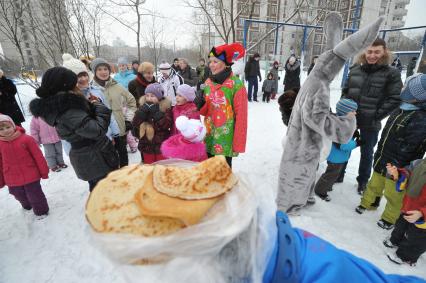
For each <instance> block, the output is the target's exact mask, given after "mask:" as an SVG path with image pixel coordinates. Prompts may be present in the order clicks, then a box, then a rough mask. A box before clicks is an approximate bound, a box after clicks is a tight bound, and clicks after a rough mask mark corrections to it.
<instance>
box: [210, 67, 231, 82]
mask: <svg viewBox="0 0 426 283" xmlns="http://www.w3.org/2000/svg"><path fill="white" fill-rule="evenodd" d="M231 75H232V69H231V68H225V70H223V71H222V72H220V73H217V74H215V75H213V74H211V75H210V76H209V78H210V79H211V80H212V81H213V82H214V83H217V84H223V83H224V82H225V81H226V79H227V78H229V77H230V76H231Z"/></svg>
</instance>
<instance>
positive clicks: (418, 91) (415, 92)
mask: <svg viewBox="0 0 426 283" xmlns="http://www.w3.org/2000/svg"><path fill="white" fill-rule="evenodd" d="M401 99H402V100H403V101H406V102H410V101H412V100H417V101H426V75H425V74H420V73H419V74H415V75H412V76H411V77H408V78H407V80H406V81H405V85H404V87H403V88H402V92H401Z"/></svg>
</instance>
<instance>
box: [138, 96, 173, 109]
mask: <svg viewBox="0 0 426 283" xmlns="http://www.w3.org/2000/svg"><path fill="white" fill-rule="evenodd" d="M145 102H146V99H145V95H144V96H141V98H139V105H140V106H142V105H144V104H145ZM159 104H160V111H161V112H163V113H166V111H167V110H169V109H171V108H172V102H171V101H170V100H169V99H168V98H163V99H161V100H160V103H159Z"/></svg>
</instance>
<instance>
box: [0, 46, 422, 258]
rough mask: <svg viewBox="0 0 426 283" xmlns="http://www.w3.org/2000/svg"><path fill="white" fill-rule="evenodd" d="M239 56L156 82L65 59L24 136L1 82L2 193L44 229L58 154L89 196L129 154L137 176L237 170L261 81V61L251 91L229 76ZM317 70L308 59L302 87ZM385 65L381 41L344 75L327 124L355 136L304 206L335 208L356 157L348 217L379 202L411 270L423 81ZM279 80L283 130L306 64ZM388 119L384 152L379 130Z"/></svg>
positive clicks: (146, 68)
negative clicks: (354, 203) (171, 164)
mask: <svg viewBox="0 0 426 283" xmlns="http://www.w3.org/2000/svg"><path fill="white" fill-rule="evenodd" d="M242 56H244V49H243V47H242V46H241V45H240V44H238V43H233V44H224V45H220V46H216V47H213V48H212V50H211V51H210V53H209V56H208V64H206V62H205V60H204V59H200V61H199V66H198V67H197V68H196V69H193V68H192V67H191V66H190V64H189V62H188V61H187V60H186V59H184V58H176V59H174V60H173V63H172V64H169V63H168V62H162V63H161V64H160V65H159V66H158V67H159V72H158V73H157V72H156V66H154V65H153V64H152V63H150V62H142V63H139V62H137V61H133V62H130V61H129V60H127V58H124V57H122V58H119V59H118V61H117V62H116V63H117V65H118V72H117V73H116V74H115V75H113V74H112V70H111V62H107V61H106V60H104V59H102V58H96V59H94V60H92V61H91V62H90V64H89V65H87V64H85V63H84V62H82V61H80V60H78V59H76V58H73V57H72V56H71V55H69V54H64V55H63V66H62V67H54V68H51V69H49V70H47V71H46V72H45V73H44V75H43V77H42V81H41V86H40V87H39V88H38V89H37V91H36V94H37V96H38V98H37V99H34V100H33V101H31V103H30V111H31V113H32V114H33V118H32V121H31V130H30V135H31V136H28V135H26V134H25V130H24V129H23V128H22V123H23V122H24V116H23V114H22V112H21V110H20V108H19V106H18V104H17V103H16V100H15V98H14V95H15V94H16V92H17V90H16V87H15V85H14V84H13V83H12V81H11V80H9V79H7V78H5V76H4V75H3V72H1V71H0V113H1V114H2V115H0V157H1V164H0V187H3V186H5V185H7V186H8V187H9V192H10V194H12V195H13V196H14V197H15V198H16V200H18V201H19V202H20V204H21V205H22V207H23V208H24V209H26V210H31V209H32V210H33V212H34V214H36V215H37V216H40V217H45V216H46V215H47V214H48V211H49V206H48V202H47V199H46V197H45V195H44V193H43V190H42V188H41V184H40V179H46V178H48V174H49V170H50V171H52V172H55V173H57V172H60V171H61V170H64V169H65V168H67V167H68V165H67V164H65V162H64V158H63V155H62V152H63V149H64V151H65V152H66V153H67V154H68V155H69V158H70V162H71V165H72V167H73V169H74V171H75V173H76V175H77V177H78V178H79V179H81V180H84V181H87V182H88V184H89V190H90V191H92V190H93V189H94V188H95V186H96V184H97V183H98V182H99V181H100V180H102V179H103V178H105V177H106V176H107V175H108V174H109V173H110V172H111V171H113V170H116V169H118V168H121V167H124V166H126V165H128V164H129V159H128V149H127V146H129V150H130V152H131V153H135V152H137V151H139V152H140V157H141V162H143V163H144V164H151V163H154V162H157V161H160V160H164V159H167V158H182V159H186V160H192V161H197V162H198V161H202V160H205V159H207V158H209V157H212V156H215V155H224V156H225V157H226V160H227V163H228V164H229V166H231V167H232V159H233V158H234V157H237V156H238V154H239V153H244V152H245V147H246V139H247V116H248V102H252V101H255V102H256V101H258V98H257V94H258V88H259V87H258V83H259V82H261V81H262V75H261V71H260V66H259V60H260V57H261V56H260V54H258V53H256V54H254V55H253V56H250V58H249V60H248V62H247V63H246V65H245V69H244V74H245V80H246V81H247V83H248V91H246V87H245V85H244V82H243V81H242V80H241V79H240V78H239V76H237V75H236V74H234V73H233V71H232V68H231V66H232V65H233V63H234V61H235V60H237V59H239V58H241V57H242ZM317 60H318V57H317V56H316V57H314V58H313V61H312V64H311V66H310V67H309V69H308V75H309V74H310V73H311V72H314V71H313V70H315V68H316V67H315V66H316V64H317V63H316V61H317ZM390 60H391V53H390V51H389V50H388V49H387V46H386V42H385V41H384V40H382V39H377V40H375V41H374V43H373V44H372V45H371V46H369V47H368V48H367V49H366V50H364V52H362V54H361V55H360V56H359V58H358V60H357V61H356V63H355V64H354V65H353V66H352V67H351V68H350V73H349V76H348V79H347V81H346V85H345V86H344V88H343V89H342V98H341V99H340V100H339V102H338V103H337V105H336V114H333V113H330V115H336V116H337V117H346V118H347V119H348V121H349V118H350V117H352V116H353V117H355V115H356V131H355V132H352V133H351V136H352V138H351V139H350V140H347V141H346V142H345V143H338V142H337V141H333V143H332V145H331V148H330V150H331V152H330V154H329V156H328V158H327V164H328V166H327V169H326V171H325V172H324V173H323V174H322V175H321V177H320V178H319V179H318V181H317V182H316V183H315V184H314V185H313V186H312V189H311V194H310V196H309V199H307V200H306V203H314V202H315V201H314V199H312V198H313V195H314V194H315V195H316V196H317V197H319V198H320V199H321V200H324V201H327V202H328V201H330V200H331V197H330V195H329V194H328V193H329V192H330V191H331V190H332V187H333V184H335V183H339V182H343V180H344V175H345V169H346V165H347V163H348V160H349V159H350V155H351V151H352V150H353V149H355V148H356V147H360V152H361V158H360V163H359V171H358V177H357V182H358V190H357V192H358V193H359V194H360V195H361V196H362V198H361V202H360V205H359V206H358V207H356V208H355V210H356V212H358V213H359V214H362V213H365V212H366V211H367V210H376V209H377V208H378V206H379V205H380V201H381V199H382V197H383V196H384V197H385V198H386V200H387V204H386V207H385V210H384V212H383V214H382V216H381V219H380V220H379V222H378V223H377V224H378V225H379V226H380V227H381V228H383V229H393V228H394V230H393V232H392V235H391V237H390V238H389V239H386V240H385V241H384V245H385V246H386V247H389V248H392V249H394V250H395V254H394V255H393V256H389V258H390V259H391V260H392V261H394V262H396V263H399V264H403V263H407V264H410V265H414V264H415V263H416V262H417V260H418V258H419V257H420V255H421V254H423V253H424V252H425V251H426V233H425V231H426V224H425V215H426V214H425V213H426V181H425V180H426V165H425V164H426V163H425V159H422V158H423V157H424V154H425V152H426V75H423V74H415V73H414V66H415V61H416V58H413V59H412V61H411V62H410V65H409V70H407V76H409V77H408V78H407V80H406V82H405V84H404V87H403V82H402V79H401V74H400V70H399V69H398V68H399V66H398V65H397V62H396V63H395V62H394V63H395V66H392V65H391V64H390V63H391V62H390ZM413 62H414V63H413ZM413 64H414V65H413ZM279 68H280V63H279V62H278V61H275V62H273V64H272V68H271V69H270V70H269V72H268V74H267V76H266V78H265V80H263V84H262V87H261V90H262V92H263V96H262V101H263V102H267V103H269V102H270V101H271V100H273V99H275V97H276V95H277V94H278V92H279V81H280V79H281V78H280V76H279ZM317 68H318V67H317ZM283 69H284V72H285V75H284V81H283V84H284V93H283V94H282V95H280V96H279V99H278V103H279V106H280V108H279V109H280V111H281V113H282V119H283V122H284V124H285V125H287V126H289V125H292V123H294V121H292V119H291V118H292V109H293V107H294V104H295V101H296V99H297V96H298V92H299V89H300V88H301V81H300V72H301V62H300V60H299V59H298V58H297V57H296V56H295V55H291V56H290V57H289V58H288V59H287V61H286V62H285V63H284V64H283ZM157 75H158V77H156V76H157ZM388 116H390V117H389V119H388V120H387V122H386V125H385V127H384V129H383V131H382V135H381V138H380V141H379V133H380V130H381V122H382V121H383V120H384V119H385V118H387V117H388ZM202 117H204V119H203V120H202ZM346 118H345V119H346ZM378 141H379V143H378V147H377V149H376V151H375V152H374V148H375V146H376V144H377V142H378ZM40 145H43V149H44V156H43V154H42V152H41V150H40V148H39V146H40ZM16 156H19V158H17V157H16ZM314 167H318V166H317V164H314ZM372 170H373V175H372V177H370V175H371V171H372ZM22 171H25V172H26V173H25V174H20V172H22ZM292 209H294V207H291V209H290V208H289V209H288V210H287V211H285V212H289V213H291V212H292ZM298 209H300V207H298ZM395 248H397V249H395Z"/></svg>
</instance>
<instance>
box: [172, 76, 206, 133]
mask: <svg viewBox="0 0 426 283" xmlns="http://www.w3.org/2000/svg"><path fill="white" fill-rule="evenodd" d="M194 99H195V89H194V88H193V87H191V86H189V85H187V84H182V85H180V86H178V88H177V90H176V105H175V106H174V107H173V122H174V123H173V128H172V132H171V134H172V135H176V134H178V133H179V131H178V130H177V129H176V125H175V124H176V119H177V118H178V117H179V116H186V117H187V118H188V119H196V120H200V112H199V111H198V109H197V106H196V105H195V103H194V102H193V101H194Z"/></svg>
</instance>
